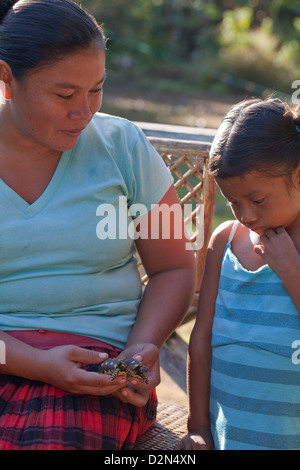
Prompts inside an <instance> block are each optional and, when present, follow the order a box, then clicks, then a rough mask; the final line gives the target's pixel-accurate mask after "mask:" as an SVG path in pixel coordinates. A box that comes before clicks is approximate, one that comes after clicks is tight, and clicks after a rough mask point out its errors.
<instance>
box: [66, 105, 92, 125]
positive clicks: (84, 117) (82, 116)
mask: <svg viewBox="0 0 300 470" xmlns="http://www.w3.org/2000/svg"><path fill="white" fill-rule="evenodd" d="M69 116H70V118H71V119H76V120H81V121H89V120H90V119H91V118H92V117H93V112H92V110H91V108H90V106H89V103H88V102H82V103H78V104H77V105H76V106H75V107H74V108H73V109H72V110H71V111H70V113H69Z"/></svg>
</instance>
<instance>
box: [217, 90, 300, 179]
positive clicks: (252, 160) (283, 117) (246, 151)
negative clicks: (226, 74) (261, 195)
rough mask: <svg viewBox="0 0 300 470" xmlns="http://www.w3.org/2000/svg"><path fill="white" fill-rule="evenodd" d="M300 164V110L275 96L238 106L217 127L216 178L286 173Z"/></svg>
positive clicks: (288, 173) (245, 102) (289, 172)
mask: <svg viewBox="0 0 300 470" xmlns="http://www.w3.org/2000/svg"><path fill="white" fill-rule="evenodd" d="M297 128H298V129H297ZM299 164H300V112H299V110H298V107H297V108H296V109H295V110H294V111H292V110H291V109H290V108H289V107H288V106H287V105H286V104H285V103H283V102H282V101H281V100H279V99H275V98H268V99H267V100H261V99H249V100H245V101H242V102H241V103H238V104H237V105H235V106H234V107H233V108H232V109H231V110H230V111H229V113H228V114H227V115H226V116H225V118H224V120H223V122H222V124H221V126H220V128H219V129H218V132H217V135H216V137H215V139H214V142H213V144H212V148H211V153H210V172H211V173H212V174H213V176H215V177H217V178H227V177H230V176H242V175H243V174H245V173H246V172H249V171H260V172H263V173H264V174H266V175H269V176H286V175H291V174H292V172H293V170H294V169H295V168H297V166H298V165H299Z"/></svg>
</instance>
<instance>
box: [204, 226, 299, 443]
mask: <svg viewBox="0 0 300 470" xmlns="http://www.w3.org/2000/svg"><path fill="white" fill-rule="evenodd" d="M236 227H237V224H234V226H233V231H232V232H231V235H230V237H229V240H228V243H227V246H226V248H225V251H224V255H223V260H222V268H221V275H220V281H219V292H218V296H217V300H216V307H215V318H214V324H213V332H212V348H213V353H212V371H211V396H210V416H211V428H212V434H213V438H214V442H215V449H217V450H275V449H281V450H282V449H284V450H292V449H294V450H300V316H299V314H298V312H297V309H296V307H295V305H294V303H293V301H292V299H291V297H290V296H289V295H288V293H287V291H286V290H285V288H284V287H283V285H282V283H281V281H280V279H279V277H278V276H277V274H275V273H274V272H273V271H272V270H271V269H270V268H269V266H268V265H265V266H262V267H261V268H259V269H258V270H257V271H247V270H246V269H245V268H243V266H242V265H241V264H240V263H239V261H238V259H237V258H236V256H235V255H234V254H233V252H232V249H231V241H232V239H233V237H234V234H235V230H236Z"/></svg>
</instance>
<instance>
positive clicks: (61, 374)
mask: <svg viewBox="0 0 300 470" xmlns="http://www.w3.org/2000/svg"><path fill="white" fill-rule="evenodd" d="M107 357H108V356H107V354H105V353H98V352H96V351H91V350H89V349H84V348H80V347H78V346H58V347H56V348H52V349H49V350H39V352H38V354H37V369H36V370H37V379H38V380H42V381H43V382H46V383H48V384H51V385H54V386H56V387H59V388H61V389H62V390H64V391H66V392H69V393H72V394H80V395H85V394H88V395H97V396H99V395H109V394H111V393H115V392H116V391H117V390H120V389H121V388H123V387H124V385H126V377H123V376H121V377H117V378H116V379H115V380H114V381H113V382H112V381H111V380H110V377H109V376H108V375H104V374H98V372H89V371H86V370H84V369H82V365H83V364H100V363H101V362H103V361H104V360H105V359H107Z"/></svg>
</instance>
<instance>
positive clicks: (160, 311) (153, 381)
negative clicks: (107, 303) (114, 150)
mask: <svg viewBox="0 0 300 470" xmlns="http://www.w3.org/2000/svg"><path fill="white" fill-rule="evenodd" d="M175 205H177V206H178V209H179V210H180V211H178V212H176V214H177V215H176V218H175V221H172V217H171V218H169V220H170V236H167V237H165V238H163V237H160V238H157V239H151V226H152V225H153V223H154V221H156V220H158V218H157V217H156V215H157V214H158V212H159V211H160V212H161V214H162V218H161V219H162V223H164V224H166V223H167V218H168V217H169V215H170V210H169V208H170V207H172V206H173V207H175ZM178 214H180V215H178ZM143 217H147V223H148V227H149V237H148V238H147V239H146V237H144V238H139V239H138V240H136V245H137V249H138V251H139V254H140V256H141V259H142V261H143V265H144V268H145V270H146V272H147V275H148V277H149V281H148V283H147V286H146V288H145V292H144V295H143V299H142V301H141V304H140V308H139V312H138V316H137V320H136V322H135V325H134V326H133V329H132V332H131V334H130V336H129V338H128V342H127V346H126V349H125V351H124V352H122V356H123V355H129V353H130V355H131V356H133V355H138V356H140V358H141V359H142V361H143V362H144V363H146V365H147V366H148V367H149V368H150V371H149V372H148V377H149V378H150V380H149V385H148V386H145V385H143V384H141V386H142V388H143V389H144V390H143V392H144V393H143V392H141V390H139V395H141V393H142V394H144V399H142V398H141V396H136V397H135V395H134V393H135V392H134V391H132V390H130V389H126V390H124V397H125V398H126V399H127V400H128V401H130V402H131V403H133V404H137V401H136V400H135V398H137V399H138V403H139V404H142V402H143V401H144V400H146V401H147V395H149V393H150V390H151V389H153V388H154V387H155V386H156V385H157V384H158V383H159V361H158V359H159V357H158V351H159V349H160V347H161V346H162V345H163V344H164V342H165V341H166V340H167V338H168V337H169V336H170V335H171V334H172V332H173V331H174V330H175V328H176V327H177V326H178V324H179V323H180V322H181V320H182V318H183V316H184V314H185V313H186V311H187V309H188V308H189V306H190V304H191V302H192V299H193V296H194V292H195V279H196V266H195V258H194V253H193V251H192V250H187V242H188V240H187V239H186V237H185V235H184V226H183V218H182V213H181V209H180V206H179V201H178V198H177V195H176V191H175V189H174V187H173V186H172V187H171V188H170V189H169V191H168V192H167V193H166V195H165V196H164V197H163V199H162V200H161V201H160V203H159V204H158V205H157V206H155V208H153V209H152V210H151V212H150V213H149V214H147V215H145V216H143ZM140 221H141V219H139V222H140ZM175 227H176V230H175ZM178 227H181V228H182V236H181V237H178V238H176V237H177V236H178V235H176V231H177V234H178ZM152 228H153V227H152ZM161 228H162V226H161V223H160V229H161ZM154 232H157V231H156V230H154ZM165 232H166V233H167V232H168V231H167V230H165ZM152 233H153V232H152ZM136 395H138V394H136Z"/></svg>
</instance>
